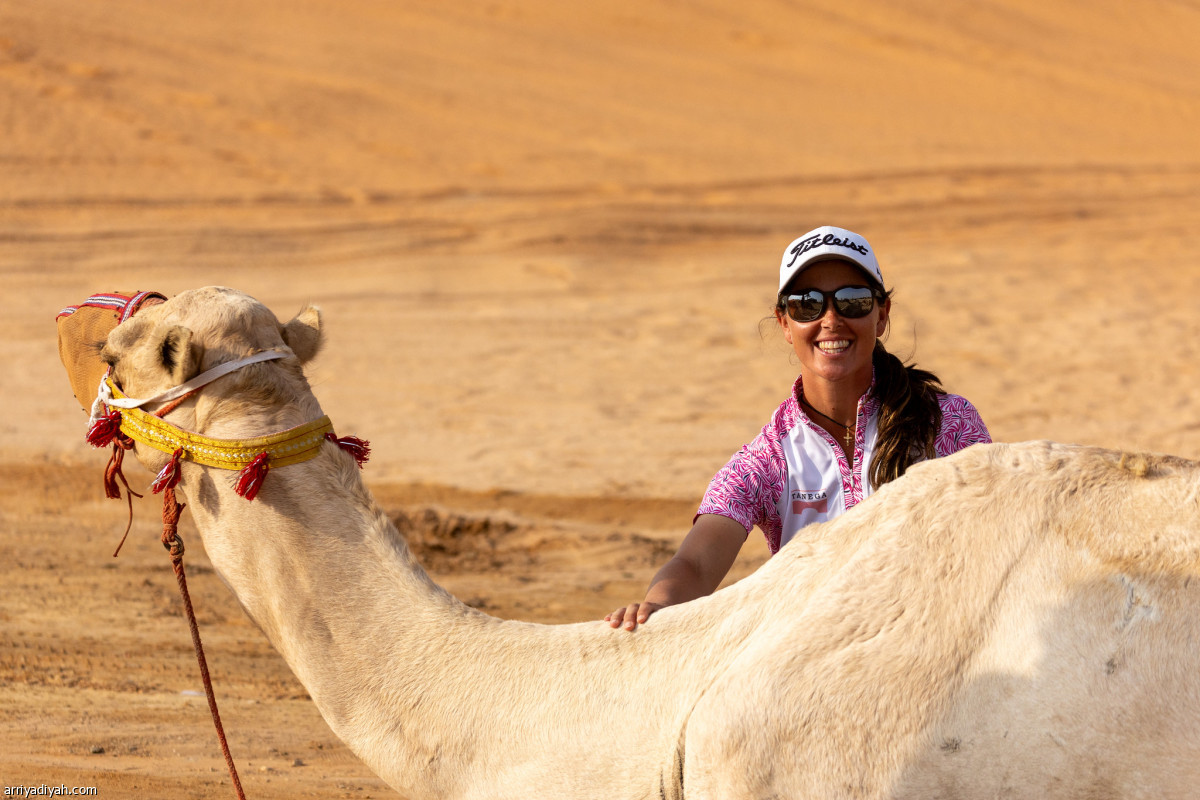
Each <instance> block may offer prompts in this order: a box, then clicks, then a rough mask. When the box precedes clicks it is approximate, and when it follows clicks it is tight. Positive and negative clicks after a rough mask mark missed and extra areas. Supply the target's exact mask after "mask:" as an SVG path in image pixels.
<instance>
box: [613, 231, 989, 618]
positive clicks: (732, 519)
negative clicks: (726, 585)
mask: <svg viewBox="0 0 1200 800" xmlns="http://www.w3.org/2000/svg"><path fill="white" fill-rule="evenodd" d="M891 307H892V301H891V292H889V291H888V290H886V289H885V288H884V285H883V276H882V274H881V273H880V271H879V264H878V262H877V261H876V259H875V255H874V253H873V252H872V250H871V248H870V246H869V245H868V244H867V240H866V239H864V238H863V237H861V236H859V235H858V234H855V233H851V232H850V231H847V230H843V229H842V228H834V227H828V226H826V227H821V228H817V229H815V230H813V231H810V232H808V233H806V234H804V235H803V236H801V237H800V238H799V239H796V240H795V241H793V242H792V243H791V244H790V245H789V246H788V248H787V250H785V251H784V254H783V261H782V263H781V264H780V268H779V298H778V301H777V303H776V307H775V318H776V319H777V320H778V322H779V326H780V328H782V329H783V337H784V339H786V340H787V342H788V343H789V344H790V345H791V346H792V349H793V350H795V352H796V355H797V356H798V357H799V359H800V378H798V379H797V380H796V383H795V386H794V388H793V391H792V394H791V395H790V396H789V397H788V399H787V400H785V401H784V402H783V404H782V405H780V406H779V408H778V409H777V410H776V411H775V415H774V417H772V419H771V421H770V422H769V423H768V424H767V425H766V427H764V428H763V430H762V433H761V434H759V436H758V437H757V438H756V439H755V440H754V441H753V442H751V443H750V444H748V445H746V446H745V447H743V448H742V450H741V452H740V453H738V454H736V455H735V456H734V457H733V458H732V459H730V461H729V463H728V464H726V465H725V467H724V468H722V469H721V471H720V472H718V473H717V474H716V476H715V477H714V478H713V479H712V482H711V483H710V484H709V486H708V491H707V492H706V493H705V495H704V500H703V501H702V502H701V503H700V509H699V511H698V512H697V514H696V518H695V521H694V523H693V526H692V530H691V531H690V532H689V533H688V535H687V536H686V537H685V538H684V540H683V544H682V545H680V547H679V551H678V552H677V553H676V554H675V556H674V557H673V558H672V559H671V560H670V561H668V562H667V564H666V565H665V566H664V567H663V568H662V569H661V570H659V572H658V574H657V575H655V576H654V580H653V581H651V583H650V588H649V589H648V590H647V592H646V597H645V599H644V600H643V601H642V602H641V603H632V604H630V605H628V606H625V607H623V608H619V609H617V610H616V611H614V612H612V613H611V614H609V615H608V616H606V617H605V620H607V621H608V623H609V624H610V625H611V626H612V627H614V628H620V627H624V628H625V629H626V630H633V629H634V628H636V627H637V626H638V625H640V624H642V623H644V622H645V621H646V620H647V619H648V618H649V617H650V615H651V614H653V613H654V612H655V611H657V610H659V609H660V608H664V607H665V606H669V605H674V604H676V603H683V602H686V601H688V600H693V599H695V598H697V597H702V596H703V595H707V594H711V593H712V592H713V591H715V590H716V588H717V586H718V585H719V584H720V583H721V580H722V579H723V578H724V577H725V575H726V574H727V573H728V572H729V568H730V567H732V566H733V562H734V559H735V558H736V557H737V554H738V551H739V550H740V549H741V546H742V542H743V541H745V539H746V535H747V534H748V533H749V531H750V529H751V528H753V527H754V526H755V525H758V526H759V527H760V528H762V530H763V532H764V533H765V534H766V537H767V544H768V546H769V547H770V549H771V552H772V553H775V552H777V551H778V550H779V548H780V547H782V546H783V545H784V544H787V542H788V541H790V540H791V539H792V538H794V537H795V536H796V535H797V533H798V532H799V530H800V529H801V528H803V527H804V526H805V525H809V524H811V523H813V522H822V521H825V520H829V519H833V518H834V517H837V516H839V515H840V514H842V513H843V512H845V511H846V510H848V509H850V508H852V507H853V506H855V505H857V504H858V503H859V502H861V501H862V500H863V498H865V497H867V496H869V495H870V494H871V493H872V492H873V491H874V490H875V489H878V488H879V487H880V486H881V485H882V484H884V483H887V482H888V481H891V480H894V479H896V478H898V477H900V476H901V475H903V474H904V471H905V470H906V469H907V468H908V467H909V466H911V465H912V464H914V463H915V462H917V461H922V460H924V459H926V458H936V457H939V456H946V455H949V454H951V453H954V452H957V451H958V450H961V449H963V448H964V447H967V446H969V445H972V444H975V443H976V442H990V441H991V437H990V436H989V435H988V430H987V427H986V426H985V425H984V424H983V420H981V419H980V418H979V413H978V412H977V411H976V410H975V407H974V406H972V405H971V404H970V403H969V402H967V401H966V400H965V399H963V398H962V397H958V396H957V395H952V394H946V393H945V392H943V391H942V387H941V385H940V383H939V381H938V378H937V376H935V375H933V374H932V373H930V372H926V371H924V370H920V369H916V368H914V367H905V366H904V365H903V364H901V363H900V360H899V359H897V358H896V357H895V356H893V355H891V354H890V353H888V352H887V350H885V349H884V347H883V344H882V343H881V342H880V341H879V337H880V336H881V335H882V334H883V332H884V330H885V329H886V328H887V323H888V314H889V313H890V312H891Z"/></svg>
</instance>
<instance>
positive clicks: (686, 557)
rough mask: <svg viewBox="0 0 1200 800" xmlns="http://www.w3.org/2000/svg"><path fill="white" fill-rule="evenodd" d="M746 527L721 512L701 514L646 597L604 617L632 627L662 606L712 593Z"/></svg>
mask: <svg viewBox="0 0 1200 800" xmlns="http://www.w3.org/2000/svg"><path fill="white" fill-rule="evenodd" d="M744 541H746V529H745V528H744V527H742V524H741V523H740V522H736V521H734V520H732V519H730V518H729V517H722V516H720V515H718V514H701V515H700V516H699V517H697V519H696V523H695V524H694V525H693V526H692V529H691V530H690V531H689V532H688V535H687V536H685V537H684V539H683V544H681V545H679V551H678V552H676V553H675V555H674V556H672V558H671V560H670V561H668V562H667V563H666V564H665V565H663V568H662V569H660V570H659V571H658V574H656V575H655V576H654V580H652V581H650V588H649V589H647V590H646V598H645V599H644V600H643V601H642V602H641V603H630V604H629V605H627V606H624V607H622V608H618V609H617V610H616V611H614V612H612V613H611V614H609V615H608V616H606V617H605V618H604V619H605V621H607V622H608V624H609V625H611V626H612V627H614V628H620V627H622V626H624V628H625V630H627V631H631V630H633V629H634V628H636V627H637V626H638V625H640V624H642V623H644V622H645V621H646V620H647V619H649V618H650V615H651V614H653V613H654V612H655V611H658V610H659V609H660V608H665V607H666V606H673V605H675V604H676V603H686V602H687V601H688V600H695V599H696V598H697V597H703V596H705V595H709V594H712V593H713V592H715V591H716V589H717V587H718V586H720V585H721V581H722V580H724V578H725V576H726V575H727V574H729V568H730V567H732V566H733V562H734V560H735V559H736V558H737V554H738V551H739V550H741V549H742V542H744Z"/></svg>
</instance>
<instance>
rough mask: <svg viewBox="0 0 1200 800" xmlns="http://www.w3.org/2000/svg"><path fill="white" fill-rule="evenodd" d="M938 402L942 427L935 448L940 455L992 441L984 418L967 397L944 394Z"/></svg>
mask: <svg viewBox="0 0 1200 800" xmlns="http://www.w3.org/2000/svg"><path fill="white" fill-rule="evenodd" d="M938 403H939V404H940V405H941V408H942V428H941V430H940V431H938V435H937V440H936V441H935V442H934V449H936V450H937V454H938V456H939V457H942V456H948V455H950V454H951V453H957V452H958V451H959V450H963V449H966V448H968V447H970V446H971V445H973V444H987V443H989V442H991V441H992V436H991V434H990V433H988V429H987V425H985V424H983V418H982V417H980V416H979V412H978V411H977V410H976V409H975V406H973V405H971V402H970V401H969V400H967V399H966V398H965V397H959V396H958V395H956V394H944V395H941V396H940V397H939V398H938Z"/></svg>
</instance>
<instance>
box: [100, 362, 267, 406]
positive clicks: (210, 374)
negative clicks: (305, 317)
mask: <svg viewBox="0 0 1200 800" xmlns="http://www.w3.org/2000/svg"><path fill="white" fill-rule="evenodd" d="M287 357H288V353H285V352H283V351H282V350H263V351H261V352H258V353H255V354H254V355H251V356H246V357H245V358H239V359H237V360H236V361H226V362H225V363H224V364H218V365H217V366H215V367H213V368H212V369H210V370H207V371H205V372H201V373H200V374H199V375H197V376H196V377H194V378H192V379H191V380H189V381H187V382H185V383H181V384H179V385H178V386H175V387H172V388H170V389H167V390H166V391H165V392H161V393H159V394H156V395H154V397H147V398H145V399H142V400H137V399H134V398H132V397H126V396H125V395H123V394H121V393H120V392H119V391H116V387H115V386H113V385H112V384H111V382H110V381H109V376H108V375H105V376H104V378H103V379H102V380H101V381H100V388H99V389H98V390H97V391H96V400H95V401H94V402H93V403H92V416H91V419H90V420H89V422H95V421H96V420H97V419H98V418H99V417H100V415H101V414H103V413H104V411H103V409H102V407H101V404H103V405H106V406H109V407H110V408H120V409H126V408H140V407H142V406H144V405H146V404H147V403H165V402H167V401H169V400H174V399H176V398H179V397H183V396H184V395H185V394H187V393H188V392H191V391H194V390H196V389H199V388H200V387H201V386H204V385H206V384H209V383H212V382H213V381H215V380H216V379H217V378H220V377H222V376H224V375H228V374H229V373H231V372H235V371H236V370H239V369H241V368H242V367H245V366H248V365H250V364H257V363H259V362H260V361H274V360H275V359H277V358H287ZM114 392H115V393H114Z"/></svg>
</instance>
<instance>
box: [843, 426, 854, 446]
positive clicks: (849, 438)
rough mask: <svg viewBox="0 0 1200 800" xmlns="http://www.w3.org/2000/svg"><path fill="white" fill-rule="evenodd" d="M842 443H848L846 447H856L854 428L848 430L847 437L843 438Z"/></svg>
mask: <svg viewBox="0 0 1200 800" xmlns="http://www.w3.org/2000/svg"><path fill="white" fill-rule="evenodd" d="M842 441H844V442H845V443H846V447H847V449H848V448H851V447H853V446H854V428H846V435H845V436H843V437H842Z"/></svg>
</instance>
